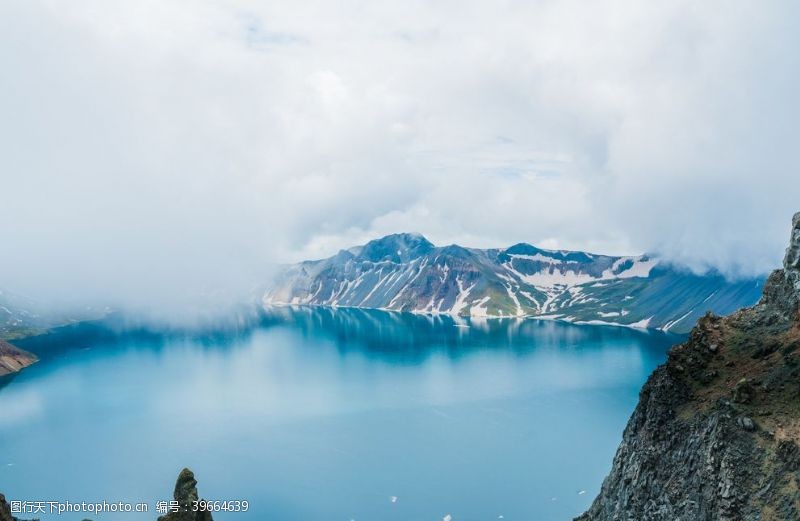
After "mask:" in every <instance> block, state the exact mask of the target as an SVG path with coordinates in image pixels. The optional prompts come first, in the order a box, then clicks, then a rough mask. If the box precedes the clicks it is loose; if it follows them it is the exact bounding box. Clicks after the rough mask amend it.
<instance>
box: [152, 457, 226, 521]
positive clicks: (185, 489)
mask: <svg viewBox="0 0 800 521" xmlns="http://www.w3.org/2000/svg"><path fill="white" fill-rule="evenodd" d="M173 498H174V499H175V501H177V502H178V504H179V505H180V510H179V511H178V512H170V513H169V514H167V515H165V516H161V517H159V518H158V521H213V518H212V517H211V512H207V511H203V510H198V511H196V512H195V511H194V510H193V507H194V505H195V502H196V501H199V498H200V496H199V495H198V493H197V480H196V479H194V473H193V472H192V471H191V470H189V469H183V470H182V471H181V473H180V474H179V475H178V480H177V481H176V482H175V491H174V493H173Z"/></svg>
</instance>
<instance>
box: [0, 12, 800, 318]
mask: <svg viewBox="0 0 800 521" xmlns="http://www.w3.org/2000/svg"><path fill="white" fill-rule="evenodd" d="M798 11H800V4H798V3H796V2H791V1H776V2H769V3H752V2H745V1H733V2H730V1H725V2H723V1H710V2H703V3H701V4H698V3H696V2H688V1H674V2H666V3H660V4H657V5H656V4H652V3H648V4H643V3H641V2H634V1H601V2H593V3H591V4H587V3H585V2H578V1H570V0H567V1H560V2H553V1H540V2H529V3H519V2H513V1H508V2H499V3H498V2H491V3H486V2H472V1H466V2H449V1H445V2H437V3H435V4H431V3H429V2H416V1H412V2H410V3H409V2H403V3H396V2H395V3H391V2H382V1H379V2H370V3H367V4H364V3H363V2H351V1H344V2H339V3H336V4H330V3H326V2H316V1H313V0H300V1H297V2H290V3H287V2H274V1H261V2H255V1H247V0H236V1H232V2H231V1H229V2H219V1H211V0H208V1H198V2H190V3H187V2H179V1H173V0H167V1H164V0H159V1H139V2H122V1H108V0H102V1H101V0H96V1H92V0H79V1H76V2H71V3H70V5H69V7H67V6H65V5H63V4H61V3H58V2H49V1H44V0H42V1H37V0H24V1H23V0H11V1H6V2H2V4H0V67H2V70H3V78H2V80H0V113H2V114H3V117H2V118H0V196H2V204H0V243H1V244H2V252H3V253H2V255H0V273H2V277H0V288H6V289H9V290H15V291H19V292H23V293H26V294H30V295H33V296H36V297H37V298H41V299H44V300H47V301H52V302H56V303H58V302H71V303H76V302H78V303H86V302H92V303H97V302H102V303H107V304H110V305H114V306H122V305H127V306H131V307H135V308H137V309H141V308H149V309H151V310H152V309H161V310H174V309H176V308H182V309H189V308H190V304H192V303H195V302H196V301H198V300H199V299H200V296H206V297H208V296H209V295H210V296H211V300H213V301H217V302H222V301H225V300H226V299H227V300H231V301H233V300H236V299H237V298H238V297H239V296H240V295H242V294H244V293H246V292H247V291H248V290H249V289H250V288H251V287H252V286H253V284H256V283H258V282H260V281H263V280H265V279H266V278H268V276H269V273H270V269H271V266H274V265H275V264H276V263H281V262H287V261H293V260H298V259H301V258H315V257H321V256H326V255H329V254H333V253H335V252H336V251H337V250H338V249H339V248H343V247H348V246H351V245H353V244H358V243H363V242H364V241H366V240H368V239H371V238H374V237H376V236H380V235H383V234H386V233H391V232H400V231H417V232H421V233H423V234H425V235H426V236H428V237H429V238H430V239H431V240H432V241H434V242H435V243H437V244H447V243H452V242H457V243H461V244H464V245H470V246H479V247H487V246H508V245H510V244H513V243H515V242H520V241H526V242H530V243H534V244H537V245H541V246H545V247H554V248H572V249H582V250H588V251H595V252H601V253H641V252H657V253H661V254H663V255H665V256H666V257H667V258H669V259H672V260H674V261H676V262H680V263H685V264H688V265H689V266H691V267H692V268H694V269H698V270H702V269H706V268H708V267H716V268H719V269H721V270H723V271H724V272H726V273H727V274H730V275H732V276H736V275H747V274H754V273H763V272H765V271H766V270H768V269H770V268H772V267H775V266H777V265H778V263H779V262H780V259H781V255H782V248H783V246H784V244H785V235H786V226H787V223H788V219H789V218H790V216H791V214H792V213H793V212H794V211H796V210H798V201H800V182H798V181H797V179H798V177H797V176H798V172H799V171H800V168H798V167H800V164H798V163H800V160H799V159H798V155H797V152H796V151H797V150H798V145H800V143H798V135H797V132H795V131H794V127H795V126H796V122H797V120H798V116H800V114H799V113H798V112H800V104H798V103H797V102H796V93H797V92H798V91H800V85H799V83H800V81H798V80H800V73H799V72H798V71H799V70H800V69H799V68H798V60H800V57H799V56H798V53H797V52H793V51H792V50H793V49H797V48H798V47H800V41H798V40H800V35H799V33H798V32H797V31H795V30H793V22H794V20H797V19H798V16H799V15H800V12H798Z"/></svg>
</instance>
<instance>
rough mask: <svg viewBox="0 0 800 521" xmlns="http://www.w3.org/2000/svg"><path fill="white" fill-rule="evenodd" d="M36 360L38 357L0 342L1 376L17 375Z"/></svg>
mask: <svg viewBox="0 0 800 521" xmlns="http://www.w3.org/2000/svg"><path fill="white" fill-rule="evenodd" d="M36 360H37V358H36V355H34V354H32V353H28V352H27V351H23V350H22V349H19V348H17V347H14V346H12V345H11V344H9V343H8V342H4V341H2V340H0V376H4V375H7V374H11V373H16V372H17V371H19V370H20V369H23V368H25V367H28V366H29V365H31V364H32V363H34V362H35V361H36Z"/></svg>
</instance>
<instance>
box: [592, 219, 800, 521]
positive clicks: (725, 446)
mask: <svg viewBox="0 0 800 521" xmlns="http://www.w3.org/2000/svg"><path fill="white" fill-rule="evenodd" d="M799 302H800V213H799V214H797V215H795V216H794V219H793V227H792V235H791V241H790V245H789V248H788V249H787V251H786V257H785V259H784V265H783V269H780V270H776V271H775V272H773V273H772V275H771V276H770V277H769V279H768V281H767V283H766V285H765V288H764V292H763V296H762V298H761V300H760V301H759V302H758V303H757V304H756V305H755V306H753V307H751V308H747V309H743V310H741V311H738V312H736V313H734V314H733V315H731V316H729V317H726V318H720V317H717V316H715V315H711V314H709V315H707V316H705V317H703V318H702V319H701V320H700V321H699V322H698V323H697V325H696V326H695V328H694V329H693V330H692V332H691V334H690V337H689V339H688V341H687V342H685V343H683V344H680V345H677V346H675V347H674V348H673V349H672V351H671V352H670V354H669V357H668V361H667V363H666V364H664V365H663V366H661V367H659V368H658V369H656V371H655V372H654V373H653V375H652V376H651V377H650V378H649V380H648V382H647V383H646V384H645V386H644V387H643V389H642V391H641V395H640V400H639V404H638V406H637V407H636V410H635V411H634V413H633V415H632V417H631V419H630V420H629V422H628V425H627V427H626V429H625V432H624V434H623V440H622V443H621V444H620V446H619V449H618V450H617V454H616V456H615V457H614V462H613V468H612V470H611V473H610V474H609V475H608V477H607V478H606V479H605V481H604V483H603V486H602V489H601V491H600V494H599V495H598V497H597V498H596V499H595V500H594V502H593V504H592V506H591V508H590V509H589V510H588V511H587V512H586V513H585V514H583V515H582V516H580V517H579V518H577V519H578V520H579V521H590V520H591V521H606V520H609V521H610V520H615V521H651V520H652V521H656V520H659V521H676V520H682V521H689V520H692V521H705V520H708V521H711V520H720V521H738V520H741V521H773V520H774V521H778V520H780V521H788V520H797V519H800V446H799V444H800V311H799V309H798V303H799Z"/></svg>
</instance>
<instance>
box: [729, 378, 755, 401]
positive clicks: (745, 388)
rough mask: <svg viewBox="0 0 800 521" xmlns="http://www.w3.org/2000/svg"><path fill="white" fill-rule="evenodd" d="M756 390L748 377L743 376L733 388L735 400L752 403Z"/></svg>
mask: <svg viewBox="0 0 800 521" xmlns="http://www.w3.org/2000/svg"><path fill="white" fill-rule="evenodd" d="M755 395H756V391H755V389H754V388H753V386H752V385H751V384H750V382H749V381H748V380H747V378H742V379H741V380H739V383H737V384H736V387H734V388H733V401H734V402H736V403H750V402H751V401H752V400H753V397H755Z"/></svg>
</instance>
